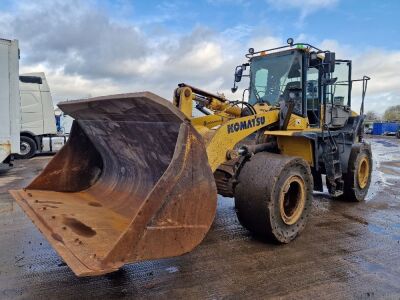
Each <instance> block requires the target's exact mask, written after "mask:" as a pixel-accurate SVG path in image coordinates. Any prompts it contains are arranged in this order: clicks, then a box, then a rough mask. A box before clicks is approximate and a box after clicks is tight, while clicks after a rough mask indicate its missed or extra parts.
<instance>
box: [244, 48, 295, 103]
mask: <svg viewBox="0 0 400 300" xmlns="http://www.w3.org/2000/svg"><path fill="white" fill-rule="evenodd" d="M293 89H301V54H299V53H298V52H296V51H291V52H289V53H285V54H279V55H271V56H268V55H266V56H259V57H254V58H253V59H252V61H251V72H250V98H249V103H250V104H255V103H257V102H265V103H267V104H268V105H278V102H279V100H280V99H287V94H288V93H289V90H293Z"/></svg>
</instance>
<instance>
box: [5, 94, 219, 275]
mask: <svg viewBox="0 0 400 300" xmlns="http://www.w3.org/2000/svg"><path fill="white" fill-rule="evenodd" d="M59 106H60V108H61V109H62V110H63V111H64V112H65V113H67V114H69V115H71V116H72V117H73V118H74V119H75V121H74V124H73V126H72V131H71V134H70V137H69V140H68V142H67V144H66V145H65V146H64V147H63V148H62V149H61V150H60V151H59V152H58V153H57V154H56V155H55V156H54V158H53V159H52V160H51V161H50V162H49V164H48V165H47V166H46V168H45V169H44V170H43V171H42V173H41V174H40V175H39V176H38V177H36V178H35V179H34V180H33V181H32V182H31V183H30V184H29V185H28V186H27V187H26V188H25V189H22V190H13V191H10V192H11V194H12V195H13V197H14V198H15V199H16V201H17V202H18V203H19V205H20V206H21V207H22V208H23V210H24V211H25V213H26V214H27V215H28V216H29V217H30V218H31V219H32V221H33V222H34V223H35V225H36V226H37V227H38V228H39V230H40V231H41V232H42V233H43V235H44V236H45V237H46V238H47V240H48V241H49V242H50V244H51V245H52V246H53V247H54V249H55V250H56V251H57V252H58V254H59V255H60V256H61V257H62V258H63V259H64V261H65V262H66V263H67V264H68V265H69V266H70V268H71V269H72V270H73V272H74V273H75V274H76V275H78V276H92V275H100V274H104V273H108V272H112V271H115V270H117V269H118V268H120V267H121V266H122V265H124V264H126V263H132V262H136V261H141V260H148V259H158V258H164V257H171V256H176V255H180V254H183V253H186V252H189V251H191V250H192V249H193V248H194V247H195V246H196V245H198V244H199V243H200V242H201V241H202V239H203V238H204V236H205V234H206V233H207V231H208V230H209V228H210V226H211V223H212V221H213V219H214V215H215V210H216V198H217V190H216V186H215V182H214V178H213V174H212V171H211V168H210V166H209V164H208V159H207V154H206V151H205V147H204V144H203V140H202V138H201V136H200V135H199V134H198V133H197V132H196V131H195V129H194V128H193V127H192V126H191V125H190V122H189V121H188V120H187V119H185V116H184V115H183V114H182V113H181V112H180V111H179V110H178V109H177V108H176V107H175V106H174V105H173V104H172V103H171V102H169V101H167V100H165V99H163V98H161V97H158V96H157V95H154V94H152V93H149V92H144V93H133V94H123V95H114V96H107V97H99V98H92V99H88V100H78V101H71V102H64V103H62V104H60V105H59Z"/></svg>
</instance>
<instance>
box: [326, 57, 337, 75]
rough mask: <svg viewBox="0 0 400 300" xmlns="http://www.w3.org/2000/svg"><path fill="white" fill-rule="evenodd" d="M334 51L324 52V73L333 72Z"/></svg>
mask: <svg viewBox="0 0 400 300" xmlns="http://www.w3.org/2000/svg"><path fill="white" fill-rule="evenodd" d="M335 62H336V60H335V52H326V53H325V59H324V71H325V73H333V72H335Z"/></svg>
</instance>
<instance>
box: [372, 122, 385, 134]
mask: <svg viewBox="0 0 400 300" xmlns="http://www.w3.org/2000/svg"><path fill="white" fill-rule="evenodd" d="M382 133H383V123H374V124H373V125H372V134H373V135H381V134H382Z"/></svg>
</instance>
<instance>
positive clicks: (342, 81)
mask: <svg viewBox="0 0 400 300" xmlns="http://www.w3.org/2000/svg"><path fill="white" fill-rule="evenodd" d="M331 78H332V79H336V81H335V82H334V83H333V84H331V85H329V86H328V88H327V94H326V110H325V122H326V124H327V125H328V126H329V127H330V128H341V127H343V126H345V125H346V123H347V121H348V119H349V117H350V116H351V108H350V107H351V61H349V60H336V63H335V71H334V72H333V73H332V76H331Z"/></svg>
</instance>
